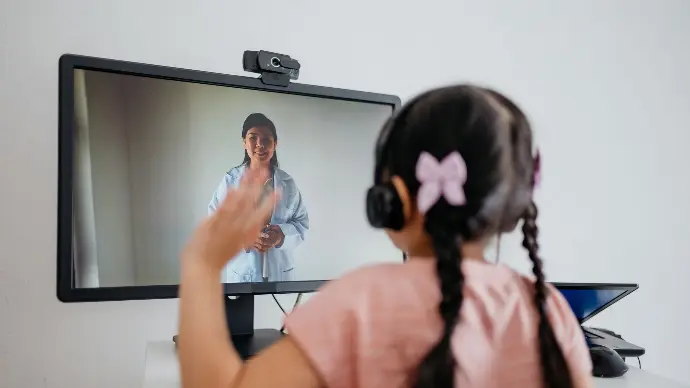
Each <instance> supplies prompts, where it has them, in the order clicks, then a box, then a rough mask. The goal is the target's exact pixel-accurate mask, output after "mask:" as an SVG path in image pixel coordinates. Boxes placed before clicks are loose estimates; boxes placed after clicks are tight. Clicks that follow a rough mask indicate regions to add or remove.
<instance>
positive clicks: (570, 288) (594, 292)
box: [553, 283, 639, 324]
mask: <svg viewBox="0 0 690 388" xmlns="http://www.w3.org/2000/svg"><path fill="white" fill-rule="evenodd" d="M553 285H554V286H555V287H556V288H557V289H558V290H559V291H560V292H561V294H563V296H564V297H565V299H566V300H567V301H568V304H569V305H570V308H571V309H572V310H573V313H575V317H576V318H577V319H578V321H579V322H580V324H582V323H584V322H585V321H587V320H589V319H590V318H592V317H593V316H595V315H597V314H599V313H600V312H602V311H604V310H605V309H607V308H609V307H610V306H611V305H613V304H614V303H616V302H618V301H619V300H621V299H623V298H625V297H626V296H628V295H630V293H632V292H633V291H635V290H637V289H638V287H639V286H638V285H637V284H615V283H553Z"/></svg>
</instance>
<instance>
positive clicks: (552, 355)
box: [522, 201, 573, 388]
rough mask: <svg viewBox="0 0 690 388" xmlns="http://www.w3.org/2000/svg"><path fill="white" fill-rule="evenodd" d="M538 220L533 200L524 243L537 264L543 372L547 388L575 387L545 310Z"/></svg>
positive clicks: (523, 231) (540, 351) (534, 263)
mask: <svg viewBox="0 0 690 388" xmlns="http://www.w3.org/2000/svg"><path fill="white" fill-rule="evenodd" d="M536 220H537V205H536V204H535V203H534V201H531V202H530V204H529V206H528V208H527V211H526V212H525V215H524V216H523V224H522V233H523V234H524V239H523V240H522V246H523V247H525V249H526V250H527V252H528V253H529V258H530V260H531V261H532V264H533V267H532V271H533V272H534V276H535V278H536V281H535V283H534V288H535V299H534V303H535V305H536V307H537V312H538V313H539V329H538V330H539V331H538V333H539V354H540V357H541V364H542V368H543V370H542V373H543V375H544V382H545V383H546V385H545V386H546V387H547V388H571V387H572V386H573V381H572V377H571V375H570V371H569V370H568V365H567V363H566V361H565V357H564V356H563V352H562V351H561V348H560V346H559V345H558V342H557V341H556V336H555V334H554V332H553V328H552V327H551V324H550V323H549V319H548V316H547V312H546V309H545V304H546V297H547V289H546V281H545V278H544V272H543V270H542V261H541V259H540V258H539V255H538V250H539V244H538V243H537V235H538V233H539V229H538V228H537V223H536Z"/></svg>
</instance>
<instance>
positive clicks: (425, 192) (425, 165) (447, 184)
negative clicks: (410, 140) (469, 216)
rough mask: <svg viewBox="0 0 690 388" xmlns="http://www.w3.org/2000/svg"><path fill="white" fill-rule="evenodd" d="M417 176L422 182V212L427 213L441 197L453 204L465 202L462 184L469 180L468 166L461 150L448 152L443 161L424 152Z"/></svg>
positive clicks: (419, 203)
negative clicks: (461, 154)
mask: <svg viewBox="0 0 690 388" xmlns="http://www.w3.org/2000/svg"><path fill="white" fill-rule="evenodd" d="M416 176H417V180H418V181H419V182H420V183H421V184H422V185H421V187H420V188H419V192H417V208H418V209H419V211H420V212H422V213H426V212H427V210H429V209H430V208H431V207H432V206H434V204H435V203H436V202H438V200H439V199H440V198H441V197H443V198H445V199H446V201H448V203H449V204H451V205H455V206H459V205H464V204H465V202H466V199H465V191H464V190H463V187H462V186H463V185H464V184H465V182H466V181H467V166H466V165H465V160H464V159H463V158H462V156H460V153H459V152H457V151H454V152H452V153H450V154H448V156H446V157H445V158H443V160H442V161H441V162H439V161H438V160H436V158H434V157H433V156H432V155H431V154H429V153H428V152H422V154H421V155H419V160H418V161H417V170H416Z"/></svg>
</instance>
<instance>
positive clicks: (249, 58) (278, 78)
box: [242, 50, 300, 87]
mask: <svg viewBox="0 0 690 388" xmlns="http://www.w3.org/2000/svg"><path fill="white" fill-rule="evenodd" d="M242 67H243V68H244V71H248V72H251V73H258V74H260V77H259V79H261V82H263V83H264V84H266V85H272V86H283V87H287V86H288V85H290V80H296V79H298V78H299V69H300V64H299V62H298V61H297V60H296V59H292V58H290V56H289V55H286V54H278V53H274V52H270V51H264V50H260V51H250V50H247V51H245V52H244V55H243V56H242Z"/></svg>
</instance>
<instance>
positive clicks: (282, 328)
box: [271, 292, 303, 334]
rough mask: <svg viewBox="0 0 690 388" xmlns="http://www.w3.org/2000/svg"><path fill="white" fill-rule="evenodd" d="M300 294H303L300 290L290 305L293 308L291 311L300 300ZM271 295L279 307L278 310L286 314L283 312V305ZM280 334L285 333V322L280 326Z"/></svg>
mask: <svg viewBox="0 0 690 388" xmlns="http://www.w3.org/2000/svg"><path fill="white" fill-rule="evenodd" d="M302 295H303V294H302V293H301V292H300V293H299V294H297V299H295V304H294V305H292V310H293V311H294V310H295V309H296V308H297V305H298V304H299V302H300V301H301V300H302ZM271 296H272V297H273V300H275V301H276V303H278V307H280V310H281V311H282V312H283V314H285V315H287V313H286V312H285V309H284V308H283V306H281V305H280V303H279V302H278V299H276V296H275V295H273V294H271ZM280 334H285V324H283V325H282V326H280Z"/></svg>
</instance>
